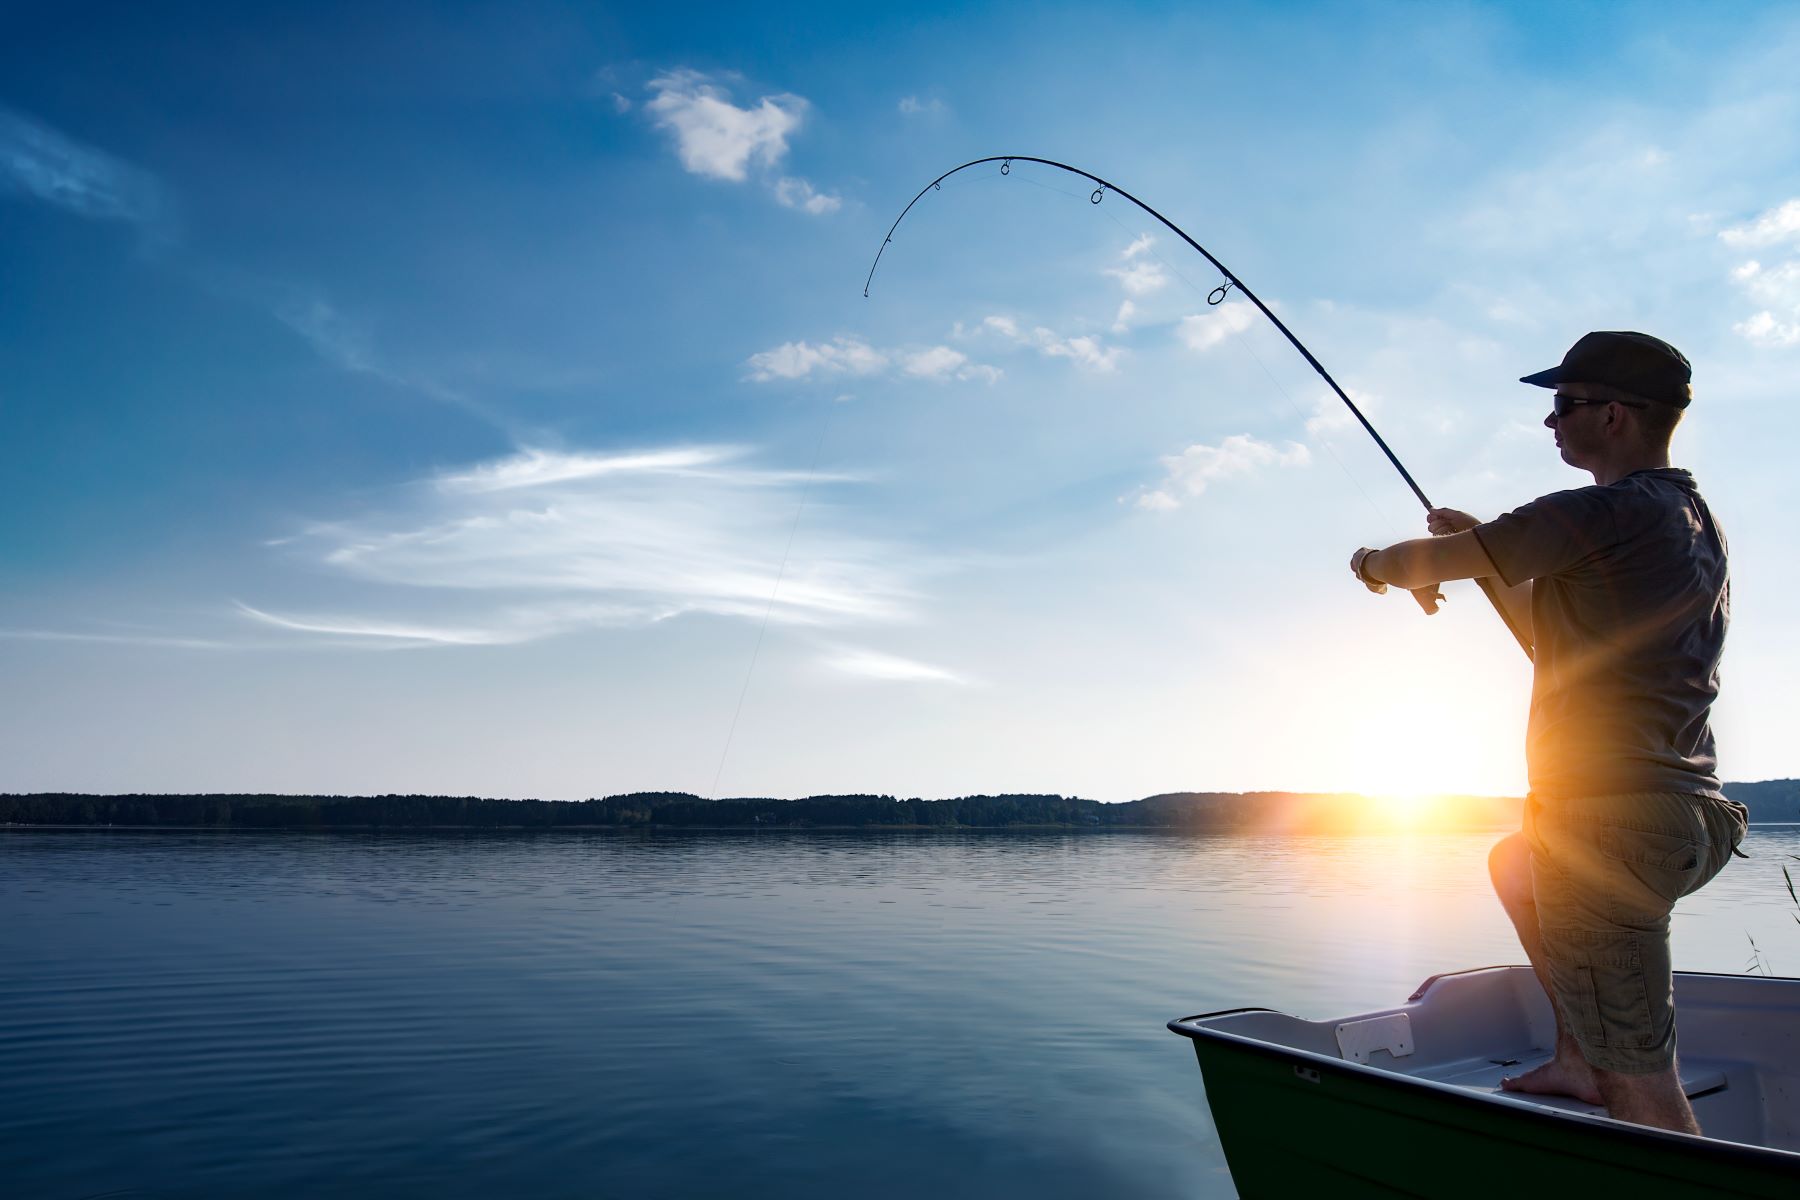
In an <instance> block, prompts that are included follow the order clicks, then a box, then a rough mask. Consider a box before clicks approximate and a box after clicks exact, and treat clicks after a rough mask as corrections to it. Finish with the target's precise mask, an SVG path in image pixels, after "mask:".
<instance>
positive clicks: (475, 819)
mask: <svg viewBox="0 0 1800 1200" xmlns="http://www.w3.org/2000/svg"><path fill="white" fill-rule="evenodd" d="M1726 791H1727V793H1728V794H1729V795H1731V796H1732V797H1733V798H1734V799H1737V800H1740V801H1742V802H1743V803H1745V804H1746V805H1748V806H1749V808H1750V816H1751V820H1752V821H1757V822H1769V821H1800V780H1793V779H1778V780H1771V781H1768V782H1765V783H1738V784H1729V785H1727V787H1726ZM1519 804H1520V801H1519V800H1518V799H1516V798H1506V797H1457V798H1454V799H1453V800H1451V801H1448V802H1444V803H1439V804H1437V805H1432V806H1428V807H1426V808H1424V809H1422V810H1420V816H1419V817H1418V819H1417V820H1415V821H1410V822H1408V823H1409V824H1410V825H1413V826H1423V827H1425V828H1439V829H1444V828H1472V827H1481V826H1489V825H1500V824H1506V823H1509V822H1513V821H1516V820H1517V819H1518V815H1519ZM1381 812H1382V810H1381V809H1380V806H1376V805H1371V804H1370V802H1369V801H1368V800H1367V799H1365V798H1364V797H1361V796H1353V795H1338V794H1316V793H1297V792H1241V793H1240V792H1171V793H1166V794H1163V795H1158V796H1149V797H1146V798H1145V799H1142V800H1132V801H1128V802H1125V803H1122V804H1102V803H1100V802H1098V801H1095V800H1083V799H1080V798H1078V797H1074V796H1049V795H1030V794H1021V795H998V796H957V797H954V798H952V799H947V800H921V799H905V800H903V799H898V798H896V797H894V796H870V795H847V796H807V797H805V798H804V799H799V800H777V799H770V798H764V797H739V798H733V799H722V800H708V799H705V798H704V797H701V796H695V795H691V794H689V793H686V792H633V793H630V794H628V795H622V796H607V797H604V798H601V799H593V800H578V801H561V800H492V799H485V798H482V797H479V796H278V795H224V794H209V795H125V796H90V795H82V794H78V793H68V792H39V793H33V794H25V795H5V794H0V824H17V825H150V826H157V825H160V826H189V827H192V826H199V827H207V828H233V829H334V828H358V829H367V828H383V829H430V828H461V829H576V828H608V829H617V828H644V829H649V828H688V829H698V828H707V829H720V828H729V829H825V828H896V829H897V828H916V829H1006V828H1014V829H1017V828H1032V827H1037V828H1075V829H1189V830H1233V831H1245V830H1248V831H1259V832H1289V831H1291V832H1302V831H1305V832H1353V831H1356V830H1360V829H1366V828H1369V827H1371V826H1372V825H1373V826H1377V827H1379V826H1380V824H1381V820H1382V818H1381Z"/></svg>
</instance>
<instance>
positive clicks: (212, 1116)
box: [0, 827, 1800, 1200]
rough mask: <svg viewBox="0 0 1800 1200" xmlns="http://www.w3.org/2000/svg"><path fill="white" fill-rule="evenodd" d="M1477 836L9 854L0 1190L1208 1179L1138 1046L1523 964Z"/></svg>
mask: <svg viewBox="0 0 1800 1200" xmlns="http://www.w3.org/2000/svg"><path fill="white" fill-rule="evenodd" d="M1495 836H1496V835H1495V834H1491V833H1489V834H1415V835H1408V834H1393V835H1381V836H1360V837H1299V836H1287V837H1236V836H1211V837H1190V836H1178V835H1171V834H1153V833H1145V834H1128V833H1068V834H1065V833H1006V832H969V833H949V834H946V833H921V834H914V833H892V832H889V833H882V834H860V833H817V834H795V833H776V834H768V833H761V834H756V833H743V834H704V833H684V834H667V835H656V834H652V835H643V836H638V835H620V834H598V833H596V834H582V833H559V834H481V835H468V836H464V835H459V834H428V835H400V834H385V835H381V834H343V833H338V834H319V835H315V834H305V833H276V834H252V833H198V832H185V831H123V830H118V831H91V832H90V831H68V830H22V829H10V830H0V1081H3V1086H0V1191H3V1192H4V1193H5V1194H7V1195H9V1196H19V1197H78V1196H93V1195H96V1194H101V1193H105V1194H107V1195H109V1196H115V1195H116V1196H122V1195H132V1196H139V1195H142V1196H192V1195H244V1196H250V1195H254V1196H259V1197H282V1196H317V1195H323V1194H331V1195H338V1196H358V1195H364V1196H389V1195H395V1194H401V1193H404V1194H408V1195H436V1196H484V1197H485V1196H500V1195H520V1196H523V1195H531V1196H556V1197H560V1196H570V1197H574V1196H726V1195H729V1196H748V1197H759V1196H771V1197H772V1196H782V1197H809V1196H817V1197H827V1196H829V1197H842V1196H846V1195H855V1196H859V1197H879V1196H896V1197H899V1196H906V1197H913V1196H925V1195H929V1196H932V1197H935V1198H943V1197H950V1196H981V1197H994V1196H1010V1195H1020V1196H1024V1195H1030V1196H1032V1197H1034V1200H1037V1198H1045V1197H1064V1196H1067V1197H1077V1196H1079V1197H1094V1196H1106V1197H1184V1198H1185V1197H1195V1196H1200V1197H1206V1196H1230V1195H1232V1194H1233V1193H1232V1188H1231V1182H1230V1177H1229V1176H1228V1174H1227V1173H1226V1170H1225V1164H1224V1159H1223V1158H1222V1156H1221V1154H1220V1151H1219V1146H1218V1143H1217V1140H1216V1138H1215V1136H1214V1133H1213V1130H1212V1124H1211V1121H1210V1119H1209V1117H1208V1115H1207V1109H1206V1103H1205V1095H1204V1092H1203V1090H1202V1087H1201V1081H1200V1073H1199V1070H1198V1068H1197V1067H1196V1065H1195V1062H1194V1056H1193V1051H1192V1049H1191V1048H1190V1045H1189V1043H1188V1042H1187V1041H1186V1040H1184V1039H1181V1038H1178V1037H1176V1036H1175V1035H1173V1034H1170V1033H1169V1032H1167V1030H1165V1029H1164V1027H1163V1023H1164V1022H1165V1021H1167V1020H1168V1019H1170V1018H1171V1017H1178V1016H1184V1015H1188V1014H1191V1013H1197V1012H1204V1011H1209V1010H1213V1009H1220V1008H1230V1007H1237V1006H1242V1005H1263V1006H1267V1007H1272V1008H1278V1009H1283V1010H1286V1011H1290V1012H1295V1013H1299V1014H1302V1015H1306V1016H1311V1017H1315V1018H1324V1017H1332V1016H1340V1015H1344V1014H1347V1013H1353V1012H1357V1011H1360V1010H1365V1009H1369V1008H1374V1007H1377V1006H1383V1005H1388V1004H1392V1003H1396V1002H1398V1001H1400V1000H1402V999H1404V998H1405V996H1406V995H1407V994H1408V993H1409V992H1410V991H1411V990H1412V989H1413V987H1415V986H1416V985H1417V984H1418V983H1419V982H1420V981H1421V980H1422V979H1424V978H1425V977H1426V976H1427V975H1430V974H1433V973H1435V972H1438V971H1444V970H1453V969H1457V968H1465V967H1474V966H1482V965H1487V964H1491V963H1497V962H1515V961H1519V960H1520V953H1519V951H1518V950H1517V948H1516V947H1515V945H1514V944H1513V942H1512V940H1511V933H1510V930H1509V929H1508V927H1507V926H1506V923H1505V919H1504V917H1503V916H1502V915H1501V913H1500V911H1499V908H1498V906H1497V905H1496V904H1495V903H1494V902H1493V901H1492V900H1491V899H1490V897H1489V894H1488V891H1487V885H1486V881H1485V873H1484V860H1485V856H1486V852H1487V847H1488V845H1489V844H1490V843H1491V842H1492V841H1493V840H1494V837H1495ZM1746 848H1747V849H1748V850H1749V852H1750V853H1751V854H1752V855H1753V856H1754V858H1753V859H1752V860H1751V861H1749V862H1737V863H1734V864H1733V865H1732V866H1731V867H1730V868H1729V869H1728V870H1727V871H1726V873H1725V874H1724V875H1722V876H1721V877H1720V878H1719V879H1718V880H1717V881H1715V883H1714V884H1713V885H1712V886H1711V887H1709V888H1708V889H1707V890H1706V891H1705V892H1703V893H1701V894H1700V895H1698V896H1695V897H1692V898H1691V899H1690V900H1688V901H1687V902H1685V903H1684V906H1683V908H1682V909H1681V910H1680V911H1679V912H1678V915H1677V919H1676V922H1675V926H1676V932H1675V956H1676V963H1677V965H1678V966H1680V967H1683V968H1687V969H1694V970H1712V971H1742V970H1744V969H1745V967H1746V965H1747V964H1748V963H1749V961H1750V958H1751V945H1750V942H1749V938H1750V937H1752V936H1753V937H1754V938H1755V939H1756V942H1757V944H1758V946H1760V947H1761V950H1762V953H1763V956H1764V959H1765V960H1766V964H1767V967H1768V968H1769V969H1772V970H1773V971H1774V972H1775V973H1778V974H1790V975H1793V974H1800V925H1796V924H1795V922H1794V920H1793V918H1792V916H1791V915H1790V913H1791V906H1790V905H1789V903H1788V900H1787V894H1786V890H1785V888H1784V887H1783V885H1782V881H1781V876H1780V863H1781V862H1782V861H1784V860H1785V859H1786V856H1788V855H1794V854H1800V829H1794V828H1791V827H1763V828H1758V829H1756V830H1754V831H1753V832H1752V834H1751V839H1750V842H1749V843H1748V845H1747V847H1746Z"/></svg>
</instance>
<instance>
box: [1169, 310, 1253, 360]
mask: <svg viewBox="0 0 1800 1200" xmlns="http://www.w3.org/2000/svg"><path fill="white" fill-rule="evenodd" d="M1255 322H1256V309H1255V308H1254V307H1252V306H1251V305H1249V304H1247V303H1245V302H1243V301H1240V300H1230V301H1227V302H1226V303H1224V304H1220V305H1218V306H1216V307H1214V308H1213V309H1211V310H1210V311H1208V312H1206V313H1194V314H1192V315H1189V316H1185V317H1183V318H1181V321H1180V322H1179V323H1178V324H1177V325H1176V326H1175V336H1176V337H1177V338H1179V339H1181V344H1182V345H1184V346H1186V347H1187V348H1188V349H1189V350H1194V351H1198V352H1200V353H1205V352H1206V351H1208V350H1211V349H1212V348H1213V347H1214V346H1217V345H1218V344H1219V343H1220V342H1222V341H1224V340H1225V339H1226V338H1228V337H1230V336H1231V335H1232V334H1234V333H1242V332H1244V330H1246V329H1248V328H1250V326H1251V325H1253V324H1255Z"/></svg>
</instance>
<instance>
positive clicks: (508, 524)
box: [240, 446, 929, 648]
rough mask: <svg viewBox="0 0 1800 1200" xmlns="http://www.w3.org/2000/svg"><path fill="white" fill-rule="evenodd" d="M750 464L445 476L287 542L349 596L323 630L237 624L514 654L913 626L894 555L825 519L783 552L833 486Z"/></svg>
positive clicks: (538, 461) (517, 465)
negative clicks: (706, 626)
mask: <svg viewBox="0 0 1800 1200" xmlns="http://www.w3.org/2000/svg"><path fill="white" fill-rule="evenodd" d="M746 454H747V452H746V451H743V450H740V449H731V448H723V449H722V448H703V447H702V448H696V447H680V446H678V447H668V448H662V449H650V450H644V451H638V452H632V453H605V452H587V451H583V452H566V453H565V452H552V451H547V450H543V449H540V448H532V447H525V448H522V449H521V450H520V451H519V452H517V453H516V454H512V455H508V456H507V457H505V458H502V459H499V460H495V461H492V462H486V463H476V464H473V465H470V466H467V467H463V468H459V469H456V470H450V471H444V472H441V473H439V474H437V475H436V476H433V477H431V478H429V479H427V480H424V481H422V482H424V483H425V484H426V485H427V486H425V487H419V488H412V489H407V490H404V491H402V492H400V493H393V494H394V495H397V496H398V497H399V499H398V500H397V501H396V502H395V503H394V504H393V505H391V506H386V507H383V508H378V509H375V510H372V511H367V512H364V513H362V514H361V515H358V516H355V517H352V518H350V519H347V520H341V521H332V522H321V523H318V524H314V525H312V526H309V527H307V528H305V529H303V530H302V531H300V532H299V533H298V534H297V535H296V536H294V537H292V538H289V539H285V542H286V544H285V545H284V546H282V547H281V550H280V552H281V553H284V554H294V555H299V556H301V557H302V558H304V559H306V560H308V561H310V562H311V563H312V565H313V569H314V570H315V571H317V570H320V569H323V570H325V571H328V572H330V573H333V574H335V575H337V576H338V577H339V579H340V580H341V581H342V583H343V585H344V587H345V588H346V589H348V590H346V591H342V592H340V594H339V596H338V598H337V599H336V600H334V601H333V603H332V605H331V608H330V610H329V611H328V612H319V611H317V610H315V611H311V612H307V611H298V610H296V609H294V608H292V607H290V606H287V605H281V604H273V603H266V602H260V601H259V602H258V603H256V604H254V605H252V604H249V603H244V604H241V605H240V611H241V612H242V614H243V615H244V616H246V617H248V618H250V619H252V620H255V621H257V622H259V623H261V624H263V625H267V626H270V627H272V628H279V629H283V630H286V631H288V632H290V633H295V634H305V635H309V636H313V637H326V638H332V639H336V641H337V642H338V643H339V644H351V645H363V646H368V647H370V648H381V647H394V646H404V645H417V646H432V645H436V646H450V645H457V646H474V645H512V644H517V643H521V642H528V641H533V640H537V639H541V638H546V637H552V636H556V635H559V634H565V633H570V632H574V631H577V630H582V629H595V628H606V627H620V626H637V625H644V624H648V623H651V622H656V621H661V620H666V619H668V618H671V617H675V616H678V615H681V614H684V613H708V614H712V615H716V616H726V617H735V618H740V619H744V620H748V621H753V622H760V621H762V620H763V619H764V616H765V614H767V619H768V620H769V621H771V622H773V623H775V624H778V625H789V626H852V625H866V624H870V623H877V622H892V621H897V620H904V619H906V618H908V617H909V616H910V615H911V612H912V606H913V602H914V598H915V592H914V589H913V587H912V585H911V583H910V582H909V581H910V579H911V578H912V577H914V576H916V575H918V574H921V573H922V572H924V571H925V570H927V569H929V568H928V567H927V565H926V564H925V563H923V562H922V561H921V560H919V559H917V558H916V556H911V555H909V554H907V553H906V551H905V550H904V548H902V547H899V546H895V545H891V544H884V543H877V542H874V541H871V540H868V539H866V538H863V537H859V536H856V535H853V534H850V533H847V532H844V531H842V530H840V529H838V528H835V527H834V526H833V523H832V521H831V511H832V510H831V509H829V508H827V507H825V506H823V505H821V506H819V507H818V508H817V509H814V510H812V515H811V516H810V517H809V518H808V519H807V520H806V522H805V523H804V524H803V525H800V526H799V529H800V534H799V536H798V538H797V539H795V535H794V532H793V531H794V530H795V529H796V520H797V516H796V514H797V513H801V512H805V511H806V510H805V508H804V507H803V506H804V502H805V497H806V496H807V495H808V494H810V492H809V491H807V490H806V489H809V488H814V487H816V486H817V485H818V484H819V483H820V482H822V481H833V480H838V479H842V478H843V477H842V476H830V475H821V474H818V473H815V472H807V473H804V474H802V473H800V472H793V471H775V470H769V469H767V468H757V467H754V466H752V465H749V464H747V463H745V462H743V461H740V460H741V459H743V458H744V457H745V455H746ZM790 539H794V540H790ZM778 579H779V587H777V580H778ZM771 597H773V600H772V601H771ZM308 607H312V606H308Z"/></svg>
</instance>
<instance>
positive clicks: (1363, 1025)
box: [1337, 1013, 1413, 1063]
mask: <svg viewBox="0 0 1800 1200" xmlns="http://www.w3.org/2000/svg"><path fill="white" fill-rule="evenodd" d="M1337 1044H1338V1054H1339V1055H1340V1056H1342V1057H1344V1058H1347V1059H1349V1060H1351V1061H1352V1062H1359V1063H1366V1062H1368V1061H1369V1056H1370V1055H1371V1054H1374V1053H1375V1051H1377V1050H1386V1051H1387V1052H1388V1053H1389V1054H1391V1055H1393V1056H1394V1057H1395V1058H1405V1057H1406V1056H1407V1055H1409V1054H1411V1053H1412V1052H1413V1036H1412V1020H1411V1018H1409V1017H1408V1016H1407V1015H1406V1014H1405V1013H1392V1014H1390V1015H1388V1016H1385V1017H1366V1018H1364V1019H1363V1020H1360V1021H1345V1022H1344V1023H1343V1024H1342V1025H1339V1026H1338V1027H1337Z"/></svg>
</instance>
